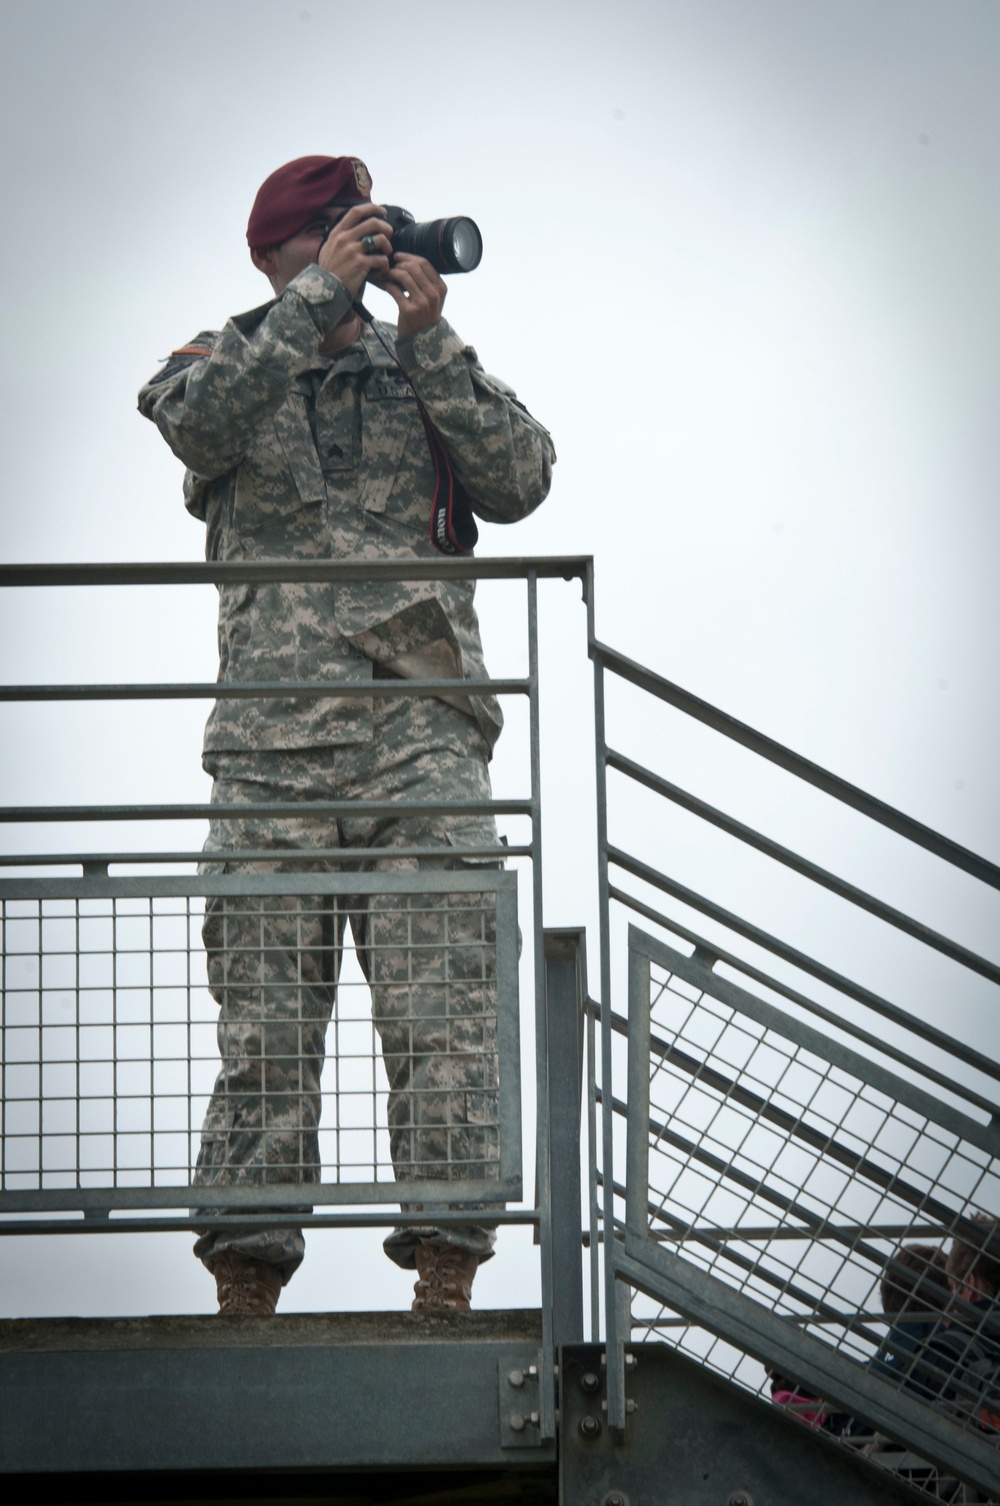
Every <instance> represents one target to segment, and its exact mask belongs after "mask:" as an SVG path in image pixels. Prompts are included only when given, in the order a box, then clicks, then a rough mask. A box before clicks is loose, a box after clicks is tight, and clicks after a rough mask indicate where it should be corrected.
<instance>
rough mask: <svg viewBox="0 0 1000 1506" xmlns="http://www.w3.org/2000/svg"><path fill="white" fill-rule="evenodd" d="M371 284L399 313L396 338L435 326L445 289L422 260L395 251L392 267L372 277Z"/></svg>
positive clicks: (427, 264)
mask: <svg viewBox="0 0 1000 1506" xmlns="http://www.w3.org/2000/svg"><path fill="white" fill-rule="evenodd" d="M369 275H370V274H369ZM372 281H373V282H374V283H375V284H376V285H377V286H378V287H380V288H384V289H385V291H386V292H387V293H388V294H389V297H390V298H392V299H394V300H395V303H396V307H397V308H398V309H399V319H398V321H397V329H398V331H399V335H400V338H405V337H406V336H407V335H415V334H416V333H417V332H418V330H422V329H429V328H430V327H431V325H432V324H437V322H438V320H439V319H440V317H441V310H442V308H443V307H444V300H445V298H446V297H447V296H448V288H447V285H446V283H445V281H444V278H443V277H441V276H439V274H438V273H437V272H436V271H435V270H434V268H433V267H432V266H431V264H430V262H429V261H424V258H423V257H422V256H413V255H412V254H411V253H410V252H409V251H397V253H396V255H395V257H394V258H393V263H392V266H391V267H389V268H387V270H386V271H385V272H383V273H382V274H381V275H378V276H375V277H372Z"/></svg>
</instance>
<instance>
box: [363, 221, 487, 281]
mask: <svg viewBox="0 0 1000 1506" xmlns="http://www.w3.org/2000/svg"><path fill="white" fill-rule="evenodd" d="M384 208H385V217H386V219H387V220H388V221H389V224H390V225H391V226H392V248H393V250H394V251H411V252H412V253H413V254H414V255H415V256H422V257H424V259H425V260H426V261H429V262H430V264H431V266H432V267H434V268H435V269H436V270H437V271H438V272H473V271H475V269H476V267H478V266H479V263H480V262H481V261H482V258H483V238H482V236H481V235H480V233H479V226H478V225H477V224H476V222H475V220H470V219H469V218H468V217H467V216H466V215H456V216H455V217H454V218H453V219H450V220H424V221H422V222H421V223H420V224H418V223H417V222H416V221H415V220H414V218H413V216H412V214H410V212H409V210H408V209H401V208H400V207H399V206H398V205H396V204H386V205H385V206H384Z"/></svg>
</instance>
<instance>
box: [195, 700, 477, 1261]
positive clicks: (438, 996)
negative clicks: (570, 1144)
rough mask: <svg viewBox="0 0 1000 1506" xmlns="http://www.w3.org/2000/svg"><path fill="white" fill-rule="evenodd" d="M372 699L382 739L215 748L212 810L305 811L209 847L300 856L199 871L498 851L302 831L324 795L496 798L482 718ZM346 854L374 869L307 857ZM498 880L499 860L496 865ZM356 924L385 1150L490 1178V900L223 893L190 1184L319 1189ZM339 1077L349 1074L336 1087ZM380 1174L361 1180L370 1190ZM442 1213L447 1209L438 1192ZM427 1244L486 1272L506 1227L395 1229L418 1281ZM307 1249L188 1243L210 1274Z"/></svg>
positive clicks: (215, 908) (215, 913)
mask: <svg viewBox="0 0 1000 1506" xmlns="http://www.w3.org/2000/svg"><path fill="white" fill-rule="evenodd" d="M374 705H375V736H374V738H373V740H372V742H371V743H364V744H361V745H358V746H348V747H334V748H325V749H315V750H304V751H303V750H289V751H287V752H274V751H270V752H261V753H259V754H244V753H232V754H221V753H216V754H213V755H212V760H211V764H210V765H209V772H210V773H212V774H213V775H214V779H215V783H214V787H213V793H212V801H213V804H226V805H232V804H239V805H243V804H245V805H247V806H248V807H252V806H253V805H254V804H260V803H262V802H276V801H284V802H288V801H296V802H301V803H302V806H303V813H302V815H301V816H299V815H295V816H294V817H273V816H261V817H254V816H253V815H252V814H248V815H247V817H246V818H243V817H238V818H234V817H229V818H220V819H217V820H213V821H212V823H211V831H210V835H209V838H208V842H207V843H206V850H207V851H211V850H214V851H219V850H220V849H227V850H232V849H235V850H236V851H237V852H238V851H239V849H241V848H242V849H245V850H248V851H249V850H251V849H256V850H258V851H261V850H263V851H266V850H268V849H270V848H283V849H291V850H292V852H293V854H295V855H293V856H282V857H281V858H276V859H274V860H273V861H270V860H266V859H265V860H263V861H246V862H243V861H241V860H240V859H239V858H238V857H235V858H229V859H227V860H226V861H225V862H224V863H219V862H214V863H213V862H212V861H210V860H208V859H206V861H205V862H203V864H202V871H203V872H209V873H220V872H225V873H256V874H261V873H263V874H274V873H303V872H310V871H312V872H315V871H317V870H320V869H325V870H327V871H329V870H330V869H332V868H336V869H337V871H341V869H343V870H345V871H356V872H363V873H382V872H394V873H398V872H401V871H413V870H416V869H421V868H437V869H455V868H464V867H467V866H472V865H475V864H476V862H477V860H476V859H474V858H470V859H465V858H463V856H462V849H463V847H465V848H468V847H495V846H496V843H497V835H496V827H495V824H494V822H493V820H492V818H490V817H449V816H443V817H442V816H423V815H420V814H407V815H406V816H404V817H401V818H388V817H384V816H377V817H371V818H366V817H360V818H355V817H351V818H349V819H339V820H338V819H333V818H330V817H320V818H315V817H314V818H312V819H310V818H309V816H308V814H307V807H308V804H309V802H310V801H316V800H350V799H367V800H372V801H375V800H379V801H390V800H393V799H398V800H407V801H419V800H425V801H435V800H437V801H441V800H463V799H464V800H488V799H489V798H490V793H491V792H490V784H489V774H488V771H487V751H486V744H485V741H484V739H483V737H482V734H481V733H480V732H479V730H478V728H477V727H476V724H475V723H474V722H473V721H472V720H471V719H470V718H469V717H467V716H465V715H464V714H463V713H462V712H461V711H459V710H457V709H456V708H454V707H451V706H448V705H446V704H444V703H442V702H439V701H431V700H428V699H426V698H416V697H405V696H404V697H399V698H396V697H393V698H385V699H376V700H375V703H374ZM344 847H349V848H365V849H367V850H368V851H370V852H371V857H370V858H368V857H364V858H361V859H354V860H346V859H345V861H344V863H343V864H342V865H340V864H337V862H336V860H335V859H333V860H323V861H320V862H317V861H316V860H312V861H310V859H309V857H308V852H309V849H316V848H328V849H329V848H344ZM399 847H428V848H437V849H440V856H438V855H434V856H431V857H420V858H403V857H393V856H392V850H393V849H394V848H399ZM299 852H301V854H302V856H301V858H299V857H298V855H297V854H298V853H299ZM478 861H479V862H480V863H482V861H483V860H481V859H480V860H478ZM486 866H489V867H496V866H497V864H496V862H495V860H494V861H490V860H489V859H487V860H486ZM348 922H349V923H350V927H351V931H352V934H353V938H354V945H355V950H356V952H357V956H358V960H359V962H360V964H361V968H362V971H363V972H364V975H365V977H366V979H367V981H368V983H369V985H370V992H371V1011H372V1019H373V1022H374V1025H375V1028H376V1029H377V1031H378V1034H379V1038H380V1042H381V1050H382V1060H383V1063H384V1067H385V1071H386V1075H387V1078H388V1129H389V1146H390V1152H391V1159H392V1163H393V1170H394V1173H395V1176H396V1178H397V1179H399V1180H406V1181H411V1180H427V1181H431V1182H433V1181H438V1182H440V1181H441V1180H449V1179H452V1180H454V1179H456V1178H458V1179H462V1180H496V1178H497V1175H498V1165H499V1139H498V1135H499V1131H498V1125H499V1115H498V1102H497V1082H498V1071H497V1023H496V979H495V941H496V916H495V906H494V905H493V899H492V895H490V894H485V895H484V894H480V893H475V892H473V893H468V892H456V893H423V894H410V893H406V894H380V893H370V894H363V895H359V896H358V897H356V898H349V897H344V896H341V895H336V896H333V895H325V896H323V895H316V896H307V895H302V894H294V895H293V894H289V895H281V894H277V895H274V894H269V895H263V896H261V895H254V896H239V897H236V896H225V897H213V898H210V899H209V901H208V902H207V904H206V912H205V922H204V926H203V938H204V942H205V949H206V954H207V961H208V978H209V987H210V990H211V992H212V995H213V997H214V998H215V1000H216V1001H217V1003H218V1004H219V1025H218V1041H219V1053H220V1056H221V1058H222V1066H221V1070H220V1072H219V1075H218V1079H217V1081H216V1084H215V1090H214V1092H213V1095H212V1098H211V1101H210V1103H209V1107H208V1112H207V1114H206V1116H205V1122H204V1125H203V1128H202V1140H201V1149H200V1152H199V1155H198V1162H197V1168H196V1171H195V1178H194V1180H195V1184H196V1185H198V1186H217V1185H221V1184H225V1185H230V1186H232V1185H244V1186H245V1185H269V1186H271V1185H275V1184H279V1183H280V1184H288V1183H306V1184H308V1183H309V1182H316V1181H318V1180H319V1178H320V1143H319V1125H320V1110H321V1102H322V1098H321V1091H320V1075H321V1072H322V1069H323V1065H324V1061H325V1057H326V1036H327V1030H328V1026H329V1024H330V1020H331V1016H332V1015H333V1014H334V1013H335V1011H336V1003H337V987H338V980H339V976H340V963H341V956H342V950H343V943H344V939H345V930H346V925H347V923H348ZM368 1028H369V1029H370V1027H368ZM338 1033H343V1027H339V1032H338ZM335 1044H336V1042H335ZM344 1070H345V1069H344V1066H343V1063H338V1071H339V1072H340V1074H341V1077H342V1076H343V1072H344ZM346 1138H349V1137H346ZM341 1170H343V1168H341ZM372 1175H373V1173H371V1172H369V1173H367V1177H368V1179H371V1176H372ZM342 1179H343V1180H347V1178H342ZM433 1200H434V1201H435V1202H440V1201H442V1199H441V1198H440V1196H436V1197H435V1198H434V1199H433ZM404 1206H406V1205H404ZM416 1206H417V1207H419V1204H418V1205H416ZM302 1211H308V1206H306V1207H304V1208H303V1210H302ZM422 1238H435V1239H440V1240H443V1241H444V1242H446V1243H450V1244H453V1245H456V1246H458V1247H459V1248H461V1249H465V1250H470V1251H473V1252H474V1253H476V1254H478V1255H479V1257H480V1259H481V1260H485V1259H488V1258H489V1257H490V1255H491V1254H492V1250H493V1244H494V1241H495V1233H494V1229H493V1228H492V1227H491V1226H490V1225H489V1224H487V1223H483V1224H478V1223H477V1224H471V1223H470V1224H448V1223H442V1224H441V1225H432V1224H428V1225H421V1226H419V1227H409V1228H399V1229H396V1230H395V1231H394V1232H393V1233H392V1234H390V1235H389V1237H388V1238H387V1239H386V1240H385V1243H384V1248H385V1251H386V1253H387V1254H388V1255H389V1257H390V1259H392V1260H393V1261H395V1262H396V1264H397V1265H400V1266H403V1267H406V1268H412V1267H413V1265H414V1250H415V1248H416V1245H417V1243H418V1241H419V1240H420V1239H422ZM304 1250H305V1242H304V1239H303V1235H302V1231H301V1229H279V1228H274V1229H269V1228H266V1227H262V1226H258V1227H253V1228H251V1227H246V1228H244V1229H235V1230H233V1229H230V1230H216V1231H212V1230H205V1231H202V1232H201V1234H200V1237H199V1239H198V1242H197V1244H196V1245H195V1254H196V1255H197V1256H198V1257H199V1258H200V1259H201V1260H202V1261H204V1263H205V1264H206V1265H207V1266H208V1267H209V1269H211V1267H212V1265H213V1264H214V1261H215V1259H216V1258H217V1256H218V1255H220V1254H221V1253H222V1252H224V1251H235V1252H237V1253H239V1254H242V1255H244V1256H246V1257H248V1258H250V1259H254V1260H264V1261H267V1262H268V1263H269V1264H271V1265H274V1266H277V1267H278V1268H279V1269H280V1270H281V1271H282V1273H283V1275H284V1279H285V1280H286V1281H287V1280H288V1279H289V1278H290V1277H291V1275H292V1273H293V1272H294V1271H295V1270H296V1268H297V1267H298V1265H299V1264H300V1263H301V1261H302V1257H303V1254H304Z"/></svg>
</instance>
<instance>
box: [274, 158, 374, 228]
mask: <svg viewBox="0 0 1000 1506" xmlns="http://www.w3.org/2000/svg"><path fill="white" fill-rule="evenodd" d="M371 196H372V180H371V177H370V176H369V173H368V169H367V167H365V164H364V163H363V162H362V161H361V160H360V158H358V157H296V158H295V160H294V162H286V163H285V165H284V167H279V168H278V169H277V170H276V171H275V172H273V173H272V174H271V176H270V177H269V178H265V179H264V181H263V183H262V184H261V185H260V188H258V190H257V197H256V198H255V199H254V201H253V208H252V209H251V211H250V222H249V224H248V225H247V242H248V244H249V246H250V248H251V250H260V249H262V248H263V247H265V246H277V245H280V243H281V242H282V241H287V240H288V237H289V236H290V235H294V234H295V232H296V230H301V229H302V226H303V225H307V224H308V223H309V221H310V220H311V219H312V217H313V215H314V214H315V213H316V211H317V210H318V209H322V208H323V207H324V205H326V204H329V203H330V202H331V200H332V199H340V200H343V201H345V202H349V203H351V204H363V203H365V202H367V201H369V200H370V199H371Z"/></svg>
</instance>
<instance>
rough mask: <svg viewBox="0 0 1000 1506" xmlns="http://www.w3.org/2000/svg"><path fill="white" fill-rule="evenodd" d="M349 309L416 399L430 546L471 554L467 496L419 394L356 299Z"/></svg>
mask: <svg viewBox="0 0 1000 1506" xmlns="http://www.w3.org/2000/svg"><path fill="white" fill-rule="evenodd" d="M352 307H353V309H354V312H355V313H356V314H357V316H358V318H359V319H363V320H364V322H365V324H367V325H368V328H369V329H370V330H371V332H372V334H373V335H374V336H375V338H376V340H377V341H378V343H379V344H380V345H381V347H382V349H383V350H384V351H385V353H386V355H387V356H389V358H390V360H391V361H392V362H393V364H394V365H395V366H396V367H397V368H398V369H399V371H400V372H401V374H402V377H403V380H404V381H405V382H406V385H407V386H408V387H409V389H410V391H411V392H412V393H413V396H414V398H415V399H416V404H417V412H418V413H419V414H420V418H421V421H422V423H423V426H424V432H425V434H426V435H427V448H428V449H429V450H430V452H431V460H432V461H433V464H434V495H433V497H432V498H431V517H430V536H431V543H432V544H433V545H434V548H435V549H437V550H438V551H439V552H440V553H441V554H471V553H472V551H473V549H474V548H475V547H476V540H477V539H478V538H479V529H478V527H477V526H476V520H475V518H474V517H473V515H472V504H471V502H470V501H469V496H468V493H467V492H466V490H465V487H464V486H463V485H462V483H461V481H460V480H459V479H458V477H457V476H456V475H455V472H454V470H453V469H452V464H451V461H450V459H449V458H448V451H447V450H446V449H445V444H444V440H443V439H442V438H441V436H440V434H439V433H438V431H437V429H436V428H435V427H434V424H433V423H432V422H431V416H430V414H429V413H428V412H427V409H426V408H425V407H424V405H423V403H422V402H421V400H420V394H419V393H418V392H417V389H416V388H415V387H414V385H413V383H412V382H411V381H410V378H409V376H408V375H407V373H406V372H405V371H404V370H403V367H402V366H401V365H400V363H399V360H398V358H397V356H396V354H395V352H394V351H392V350H390V348H389V346H388V345H387V344H386V343H385V341H384V340H383V339H382V336H381V335H380V334H379V332H378V330H377V329H376V328H375V320H374V317H373V315H371V314H370V313H369V312H368V310H367V309H366V308H365V306H364V304H363V303H361V302H360V301H359V300H358V299H355V300H354V303H353V305H352Z"/></svg>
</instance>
